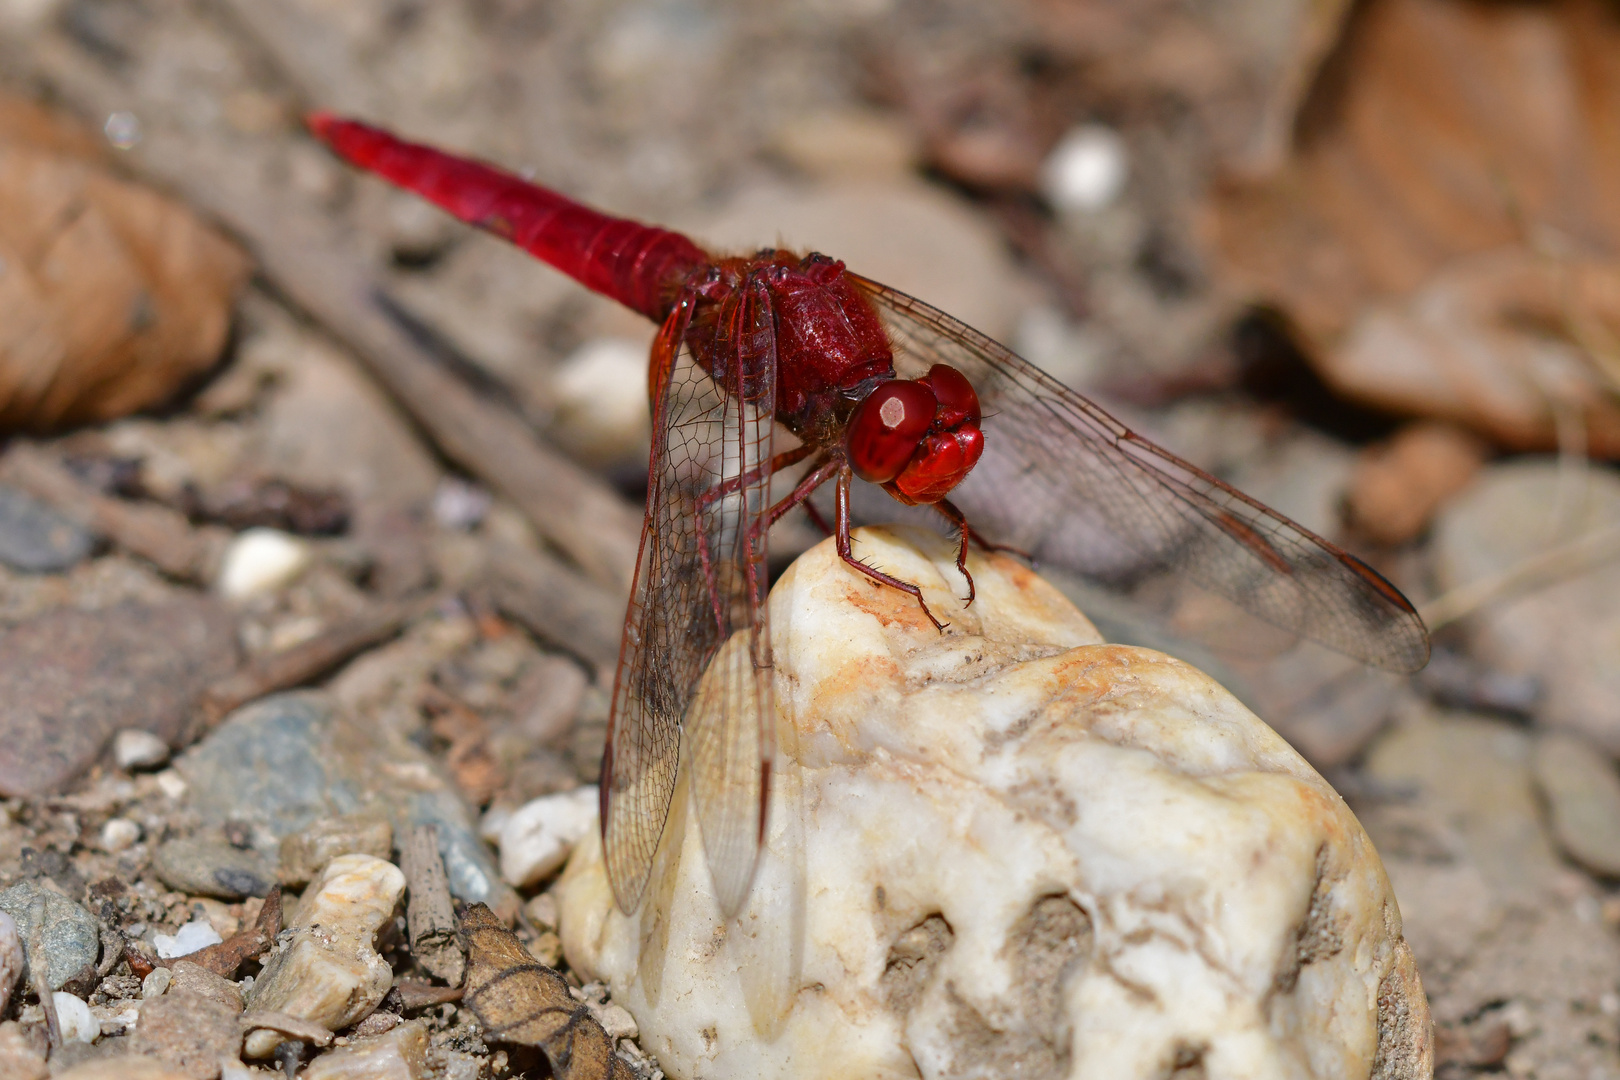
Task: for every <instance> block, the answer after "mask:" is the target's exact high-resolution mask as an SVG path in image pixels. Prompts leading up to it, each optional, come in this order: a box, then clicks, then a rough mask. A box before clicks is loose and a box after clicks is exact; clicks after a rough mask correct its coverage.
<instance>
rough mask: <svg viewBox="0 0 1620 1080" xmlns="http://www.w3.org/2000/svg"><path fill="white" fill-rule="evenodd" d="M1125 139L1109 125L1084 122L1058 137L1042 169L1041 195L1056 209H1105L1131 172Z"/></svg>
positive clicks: (1120, 190)
mask: <svg viewBox="0 0 1620 1080" xmlns="http://www.w3.org/2000/svg"><path fill="white" fill-rule="evenodd" d="M1129 160H1130V159H1129V155H1128V152H1127V150H1126V147H1125V140H1124V139H1122V138H1120V136H1119V133H1118V132H1117V131H1115V130H1113V129H1112V128H1108V127H1104V126H1102V125H1101V124H1084V125H1082V126H1080V127H1077V128H1074V129H1072V130H1070V131H1069V133H1068V134H1066V135H1064V136H1063V138H1062V139H1060V140H1058V144H1057V146H1055V147H1053V148H1052V153H1051V154H1050V155H1048V157H1047V159H1046V163H1045V164H1044V165H1043V166H1042V168H1041V174H1042V175H1041V180H1042V187H1043V191H1044V194H1045V195H1046V197H1047V199H1048V200H1049V201H1050V202H1051V204H1052V205H1053V206H1055V207H1057V208H1058V209H1059V210H1069V211H1081V212H1087V213H1089V212H1094V211H1097V210H1102V209H1104V208H1106V207H1107V206H1108V205H1109V204H1110V203H1112V202H1113V201H1114V200H1115V199H1117V198H1119V195H1120V192H1122V191H1124V190H1125V180H1126V177H1127V176H1128V175H1129V172H1130V164H1129Z"/></svg>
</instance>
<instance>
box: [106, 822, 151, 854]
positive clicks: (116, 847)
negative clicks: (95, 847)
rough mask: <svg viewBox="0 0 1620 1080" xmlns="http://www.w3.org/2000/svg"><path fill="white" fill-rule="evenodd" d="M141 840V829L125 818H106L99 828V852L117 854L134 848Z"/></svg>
mask: <svg viewBox="0 0 1620 1080" xmlns="http://www.w3.org/2000/svg"><path fill="white" fill-rule="evenodd" d="M140 838H141V827H140V826H139V825H137V824H136V823H135V822H133V821H131V820H129V818H125V817H115V818H108V819H107V823H106V824H105V825H103V826H102V827H101V850H102V851H106V852H111V853H112V854H115V855H116V854H117V853H118V852H120V851H128V850H129V849H130V848H132V847H134V846H135V844H136V843H137V842H139V841H140Z"/></svg>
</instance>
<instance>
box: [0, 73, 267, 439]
mask: <svg viewBox="0 0 1620 1080" xmlns="http://www.w3.org/2000/svg"><path fill="white" fill-rule="evenodd" d="M98 157H99V155H98V154H97V152H96V147H95V145H94V142H93V140H91V139H90V137H89V136H87V135H86V134H85V133H84V132H83V130H82V129H80V128H78V127H77V126H76V125H73V124H71V123H67V122H64V121H61V120H58V119H56V118H54V117H52V116H50V115H49V114H47V113H45V112H43V111H42V110H40V109H38V108H36V107H32V106H29V105H27V104H25V103H19V102H17V101H15V100H6V99H0V430H7V431H17V430H28V431H43V430H49V429H54V428H60V427H63V426H66V425H71V424H78V423H86V422H95V421H100V420H108V419H112V418H114V417H118V416H123V415H126V414H128V413H131V412H134V411H136V410H138V409H142V408H145V407H147V406H150V405H155V404H158V403H159V402H162V401H163V400H165V399H166V398H168V397H169V396H171V395H172V394H173V393H174V392H175V390H177V389H178V388H179V387H180V386H181V385H183V384H184V383H185V382H186V381H187V380H189V379H191V378H193V377H195V376H197V375H198V374H200V373H201V372H203V371H204V370H206V369H207V368H208V367H209V366H210V365H212V364H213V362H214V361H215V360H216V359H217V358H218V356H219V353H220V349H221V348H222V347H223V345H224V343H225V338H226V334H227V332H228V330H229V328H230V318H231V304H232V300H233V297H234V296H235V293H236V290H237V289H238V287H239V286H240V285H241V284H242V282H243V281H244V280H245V279H246V277H247V274H248V270H249V264H248V260H247V257H246V256H245V255H244V254H243V253H242V252H241V251H240V250H239V249H238V248H237V247H236V246H235V245H233V244H232V243H230V242H229V241H227V240H226V239H224V238H223V237H221V236H220V235H219V234H218V233H216V232H214V231H213V230H211V229H210V228H208V227H207V226H206V225H204V224H203V223H202V222H201V221H200V220H199V219H198V218H197V217H196V216H195V215H193V214H192V213H191V212H190V211H189V210H187V209H186V208H185V207H184V206H181V205H179V204H178V203H175V202H172V201H170V200H169V199H167V198H164V197H163V196H160V195H158V194H156V193H155V192H152V191H149V190H147V189H145V188H142V187H138V186H136V185H134V184H131V183H128V182H126V181H123V180H120V179H118V178H116V177H114V176H112V175H111V174H110V173H108V172H106V171H105V170H104V169H103V168H102V167H101V166H100V165H99V164H98V163H97V159H98Z"/></svg>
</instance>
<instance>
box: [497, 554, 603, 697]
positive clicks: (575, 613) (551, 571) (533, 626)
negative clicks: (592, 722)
mask: <svg viewBox="0 0 1620 1080" xmlns="http://www.w3.org/2000/svg"><path fill="white" fill-rule="evenodd" d="M491 563H492V565H491V580H490V584H491V586H492V590H493V594H494V597H493V598H494V600H495V606H496V607H497V608H498V609H499V610H500V612H501V614H502V615H505V616H506V617H507V618H509V619H512V620H513V621H515V622H517V623H518V624H520V625H521V626H523V628H524V629H526V630H528V631H529V632H530V633H531V634H533V635H534V636H535V637H537V638H539V639H540V640H541V641H544V642H546V643H547V644H548V645H552V646H555V647H556V648H559V649H562V650H564V651H565V652H569V653H572V654H573V655H575V656H577V657H579V658H580V659H581V660H583V661H585V662H586V663H587V664H589V665H591V666H592V667H593V668H595V669H596V670H597V671H598V672H611V671H612V670H613V666H614V664H615V663H617V662H618V657H619V637H620V634H621V633H622V632H623V628H624V597H623V596H621V595H619V594H617V593H614V592H610V591H609V590H607V589H604V588H602V587H601V586H600V585H597V584H596V583H594V582H591V581H586V580H585V579H583V578H581V577H579V575H577V574H572V573H569V572H568V568H567V567H565V566H563V565H562V564H561V563H559V562H558V561H557V560H555V559H553V558H551V557H550V556H549V555H546V554H544V553H542V552H536V551H532V550H526V549H519V548H515V547H509V546H504V545H502V546H497V547H496V548H495V550H494V552H493V557H492V559H491Z"/></svg>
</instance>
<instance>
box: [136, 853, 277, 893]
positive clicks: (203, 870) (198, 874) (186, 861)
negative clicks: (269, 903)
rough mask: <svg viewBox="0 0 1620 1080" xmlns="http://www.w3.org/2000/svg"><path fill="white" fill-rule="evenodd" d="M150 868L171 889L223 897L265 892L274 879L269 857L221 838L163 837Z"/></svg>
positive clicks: (268, 889)
mask: <svg viewBox="0 0 1620 1080" xmlns="http://www.w3.org/2000/svg"><path fill="white" fill-rule="evenodd" d="M152 869H153V870H154V871H156V873H157V876H158V877H159V878H161V879H162V880H163V883H164V884H165V885H167V886H169V887H170V888H171V889H177V890H179V891H180V892H183V893H187V894H189V895H192V896H215V897H219V898H220V899H222V900H242V899H245V898H247V897H249V896H264V895H265V894H266V893H268V892H269V891H270V889H271V886H273V885H275V883H276V872H275V868H274V866H273V865H272V864H271V862H270V860H269V859H268V858H266V857H265V856H264V855H261V854H260V853H259V852H257V851H254V850H252V849H251V848H247V849H244V848H239V847H236V846H234V845H232V844H228V843H226V842H224V841H222V840H199V839H196V838H189V839H179V840H168V841H165V842H164V843H163V844H161V845H159V847H158V849H157V851H156V852H155V853H153V856H152Z"/></svg>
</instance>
